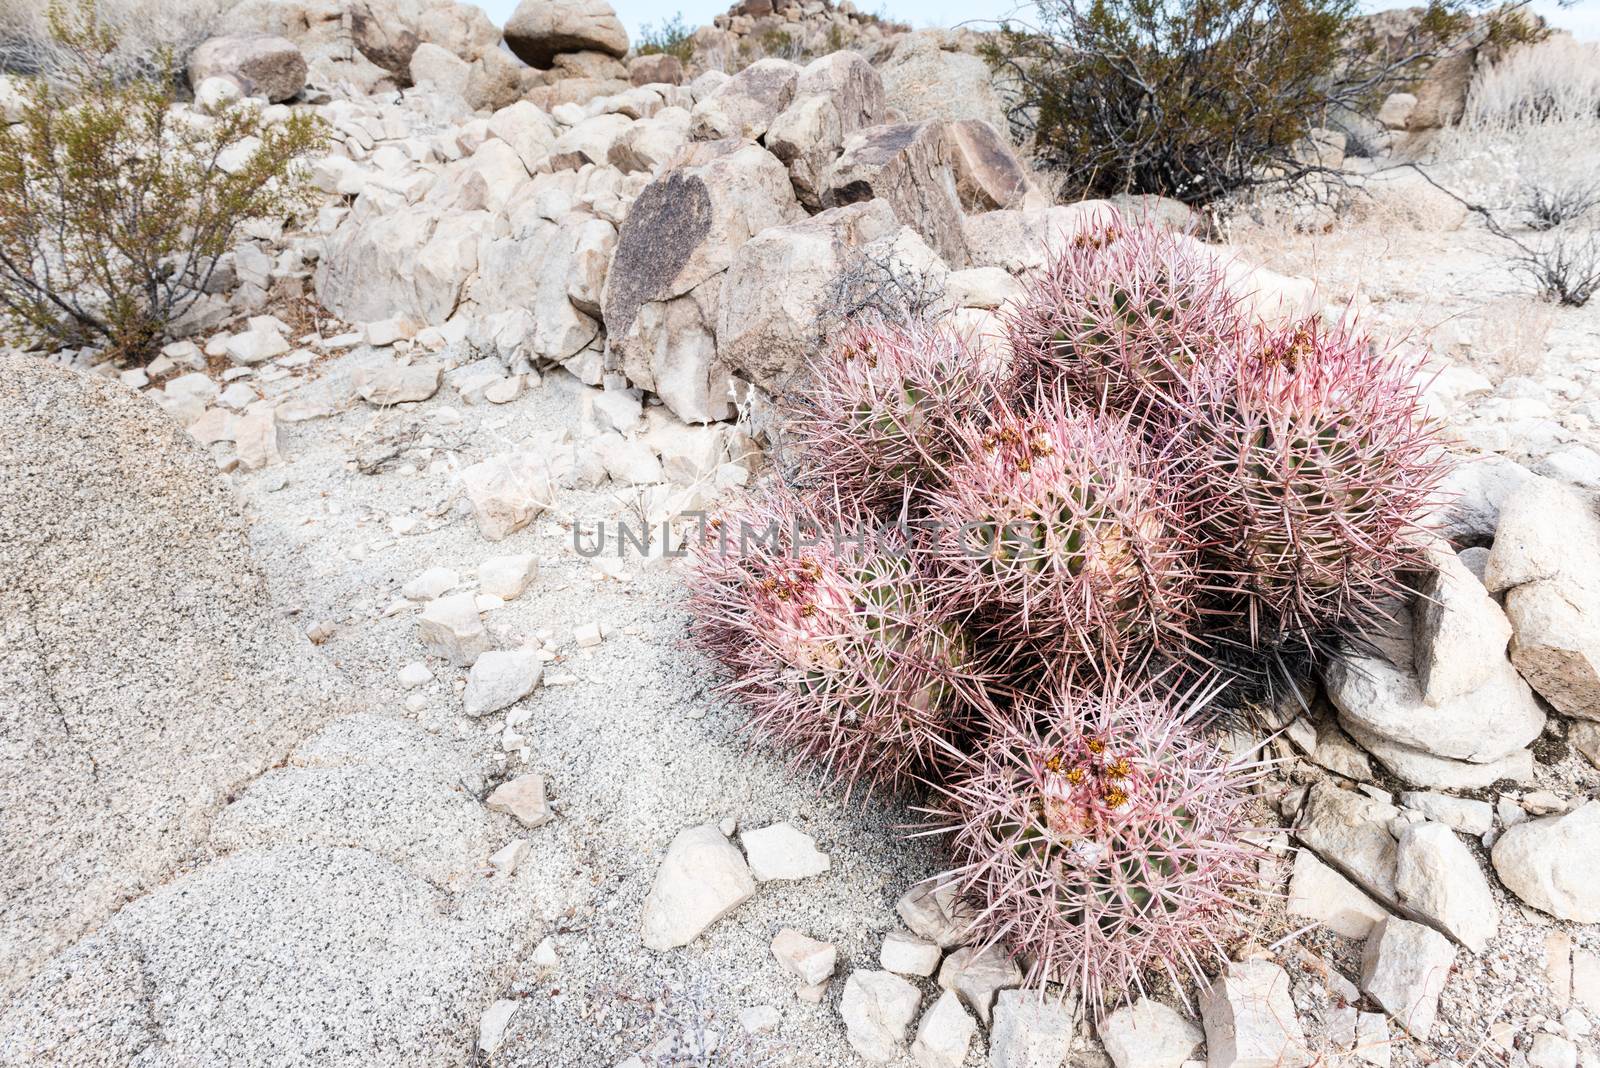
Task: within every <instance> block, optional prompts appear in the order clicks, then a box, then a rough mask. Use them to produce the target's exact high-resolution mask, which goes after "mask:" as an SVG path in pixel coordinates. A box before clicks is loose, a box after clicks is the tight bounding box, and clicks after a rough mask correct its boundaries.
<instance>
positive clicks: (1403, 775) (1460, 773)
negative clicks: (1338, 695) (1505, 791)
mask: <svg viewBox="0 0 1600 1068" xmlns="http://www.w3.org/2000/svg"><path fill="white" fill-rule="evenodd" d="M1344 728H1345V730H1346V731H1348V732H1349V734H1350V737H1352V738H1354V739H1355V740H1356V741H1357V742H1358V743H1359V744H1360V745H1361V746H1362V747H1363V748H1365V749H1366V750H1367V752H1369V753H1371V754H1372V756H1373V758H1374V759H1375V760H1377V761H1378V763H1379V764H1382V765H1383V766H1384V767H1385V768H1387V769H1388V770H1389V771H1390V772H1392V773H1393V774H1394V775H1395V777H1396V778H1398V779H1400V780H1402V781H1403V782H1405V783H1406V785H1408V786H1421V787H1426V788H1429V789H1436V790H1481V789H1483V788H1485V787H1487V786H1491V785H1493V784H1494V783H1497V782H1499V781H1501V780H1502V779H1510V780H1512V781H1514V782H1532V781H1533V778H1534V761H1533V752H1532V750H1528V749H1518V750H1517V751H1516V752H1514V753H1512V754H1511V755H1510V756H1507V757H1503V758H1502V759H1500V760H1496V761H1493V762H1491V763H1487V764H1475V763H1471V762H1469V761H1465V760H1451V759H1449V758H1448V757H1440V756H1434V755H1433V754H1431V753H1425V752H1422V751H1421V750H1418V749H1412V748H1410V747H1409V746H1404V745H1396V744H1395V743H1393V742H1391V741H1389V740H1388V739H1386V738H1383V737H1380V736H1379V735H1376V734H1369V733H1367V732H1366V731H1364V730H1363V729H1362V728H1361V727H1360V725H1359V724H1356V723H1345V724H1344Z"/></svg>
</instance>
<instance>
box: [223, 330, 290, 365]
mask: <svg viewBox="0 0 1600 1068" xmlns="http://www.w3.org/2000/svg"><path fill="white" fill-rule="evenodd" d="M226 351H227V355H228V359H230V360H232V361H233V362H234V363H236V364H239V365H241V366H246V367H248V366H251V365H254V364H258V363H265V362H266V361H268V360H270V359H272V358H273V357H275V356H282V355H283V354H284V353H286V352H288V351H289V343H288V342H287V341H285V340H284V339H283V335H282V334H279V333H278V332H276V331H273V330H249V331H246V332H245V333H243V334H235V335H233V337H231V338H229V339H228V344H227V346H226Z"/></svg>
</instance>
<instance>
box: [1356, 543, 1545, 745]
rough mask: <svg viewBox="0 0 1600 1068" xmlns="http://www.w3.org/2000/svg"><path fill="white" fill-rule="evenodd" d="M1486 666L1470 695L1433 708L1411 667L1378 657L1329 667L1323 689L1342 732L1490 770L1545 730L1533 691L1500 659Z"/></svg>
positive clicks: (1366, 657) (1458, 697)
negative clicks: (1489, 766) (1356, 732)
mask: <svg viewBox="0 0 1600 1068" xmlns="http://www.w3.org/2000/svg"><path fill="white" fill-rule="evenodd" d="M1462 571H1463V573H1465V568H1463V569H1462ZM1466 577H1467V579H1468V580H1469V581H1471V582H1474V583H1475V582H1477V580H1476V579H1474V578H1472V576H1471V575H1467V576H1466ZM1490 664H1491V669H1490V673H1489V675H1488V676H1487V678H1486V679H1485V680H1484V681H1482V682H1480V683H1479V684H1478V685H1477V686H1476V687H1475V688H1473V689H1472V690H1470V691H1468V692H1466V693H1462V694H1459V695H1457V696H1455V697H1452V698H1448V699H1444V700H1440V701H1439V702H1437V703H1430V702H1429V701H1428V700H1427V699H1426V698H1425V697H1424V695H1423V692H1422V687H1421V685H1420V683H1419V681H1418V679H1417V676H1416V675H1415V674H1414V673H1413V672H1412V671H1411V670H1410V667H1409V665H1402V666H1398V667H1397V666H1395V665H1394V664H1391V663H1389V662H1388V661H1387V660H1384V659H1381V658H1379V657H1376V656H1349V657H1342V658H1340V659H1338V660H1335V661H1334V662H1333V663H1332V664H1330V665H1329V666H1328V669H1327V671H1326V673H1325V681H1326V682H1327V689H1328V699H1329V700H1330V701H1332V702H1333V705H1334V707H1335V708H1337V709H1338V710H1339V718H1340V722H1341V723H1343V724H1345V725H1346V726H1347V728H1353V729H1354V730H1360V731H1365V732H1367V733H1369V734H1376V735H1378V736H1380V737H1382V738H1386V739H1388V740H1389V741H1391V742H1393V743H1395V744H1397V745H1402V746H1406V747H1408V748H1411V749H1416V750H1420V751H1422V752H1424V753H1427V754H1431V755H1433V756H1437V757H1447V758H1449V759H1452V760H1462V761H1467V762H1470V763H1475V764H1490V763H1493V762H1495V761H1497V760H1502V759H1504V758H1505V757H1508V756H1510V755H1511V754H1512V753H1514V752H1516V751H1517V750H1519V749H1521V748H1522V747H1523V746H1525V745H1527V744H1528V743H1529V742H1531V741H1533V740H1534V739H1535V738H1537V737H1538V736H1539V732H1540V731H1542V730H1543V729H1544V723H1545V715H1544V713H1543V712H1542V711H1541V710H1540V709H1539V706H1538V703H1537V702H1536V701H1535V700H1534V698H1533V691H1532V690H1530V689H1529V687H1528V684H1527V683H1526V682H1524V681H1522V677H1521V676H1520V675H1518V674H1517V671H1516V669H1514V668H1513V667H1512V666H1511V664H1510V662H1509V661H1507V660H1506V659H1505V658H1504V657H1500V658H1499V659H1498V660H1494V661H1490ZM1354 730H1352V733H1354ZM1357 740H1358V741H1359V740H1360V739H1359V738H1358V739H1357Z"/></svg>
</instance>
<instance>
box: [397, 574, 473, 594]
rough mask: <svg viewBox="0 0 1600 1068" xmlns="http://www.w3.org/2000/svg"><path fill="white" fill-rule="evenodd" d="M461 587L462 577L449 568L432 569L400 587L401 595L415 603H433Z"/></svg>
mask: <svg viewBox="0 0 1600 1068" xmlns="http://www.w3.org/2000/svg"><path fill="white" fill-rule="evenodd" d="M459 585H461V576H460V575H458V574H456V573H455V572H454V571H452V570H450V569H449V568H448V567H430V568H428V570H426V571H424V572H423V573H422V574H420V575H418V576H417V577H416V578H414V579H412V580H411V581H410V582H407V583H406V584H405V585H404V586H401V587H400V595H401V596H402V597H408V598H410V599H411V600H413V601H431V600H434V599H435V598H437V597H442V596H444V595H445V594H446V593H449V592H450V591H451V590H453V589H455V588H456V587H457V586H459Z"/></svg>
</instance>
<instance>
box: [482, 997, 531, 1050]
mask: <svg viewBox="0 0 1600 1068" xmlns="http://www.w3.org/2000/svg"><path fill="white" fill-rule="evenodd" d="M520 1004H521V1002H518V1001H509V1000H504V999H502V1000H500V1001H497V1002H495V1003H494V1004H493V1005H490V1006H489V1008H488V1010H487V1011H486V1012H485V1013H484V1014H483V1018H482V1019H481V1020H479V1021H478V1048H479V1049H480V1050H482V1051H483V1052H484V1053H494V1052H495V1051H496V1050H498V1049H499V1048H500V1043H502V1042H504V1041H505V1037H506V1027H507V1026H508V1025H509V1024H510V1023H511V1017H512V1016H513V1015H515V1013H516V1011H517V1006H518V1005H520Z"/></svg>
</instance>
